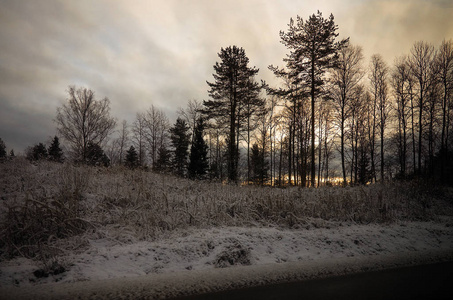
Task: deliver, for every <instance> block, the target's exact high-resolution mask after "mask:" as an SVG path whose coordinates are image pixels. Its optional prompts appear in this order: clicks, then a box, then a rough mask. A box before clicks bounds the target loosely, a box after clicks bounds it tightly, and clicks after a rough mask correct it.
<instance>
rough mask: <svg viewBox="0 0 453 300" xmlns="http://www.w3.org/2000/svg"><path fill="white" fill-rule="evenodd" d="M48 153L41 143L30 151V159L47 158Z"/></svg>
mask: <svg viewBox="0 0 453 300" xmlns="http://www.w3.org/2000/svg"><path fill="white" fill-rule="evenodd" d="M47 156H48V153H47V149H46V146H45V145H44V144H43V143H39V144H36V145H35V146H33V149H32V159H33V160H41V159H45V158H47Z"/></svg>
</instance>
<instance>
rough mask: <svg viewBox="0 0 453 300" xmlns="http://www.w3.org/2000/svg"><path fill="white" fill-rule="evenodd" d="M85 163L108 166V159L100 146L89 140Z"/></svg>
mask: <svg viewBox="0 0 453 300" xmlns="http://www.w3.org/2000/svg"><path fill="white" fill-rule="evenodd" d="M85 163H86V164H87V165H90V166H104V167H108V166H109V165H110V159H109V158H108V156H107V155H106V154H105V153H104V150H102V148H101V146H99V145H98V144H95V143H91V142H90V143H88V147H87V154H86V158H85Z"/></svg>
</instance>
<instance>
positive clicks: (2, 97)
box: [0, 0, 453, 152]
mask: <svg viewBox="0 0 453 300" xmlns="http://www.w3.org/2000/svg"><path fill="white" fill-rule="evenodd" d="M450 3H451V2H449V1H425V0H417V1H374V0H369V1H358V0H349V1H317V2H316V3H312V4H309V3H307V1H302V0H301V1H293V0H285V1H271V0H248V1H240V0H235V1H223V0H221V1H219V0H215V1H211V0H204V1H188V0H182V1H179V0H178V1H174V0H162V1H115V2H111V1H107V0H101V1H57V0H55V1H44V0H42V1H28V2H25V1H2V2H1V3H0V5H1V9H0V40H1V43H0V137H1V138H2V139H3V140H4V141H5V143H6V144H7V146H8V148H9V149H10V148H15V150H16V152H17V151H22V150H23V149H24V148H25V147H26V146H29V145H32V144H33V143H36V142H38V141H46V140H47V138H48V136H51V135H53V134H54V133H55V125H54V124H53V121H52V119H53V118H54V117H55V112H56V108H57V107H58V106H60V105H61V104H62V103H63V102H64V101H65V99H66V97H67V93H66V89H67V87H68V85H77V86H85V87H88V88H91V89H92V90H94V91H95V93H96V96H97V97H98V98H103V97H108V98H109V99H110V100H111V108H112V111H111V113H112V115H113V116H115V117H117V118H118V119H119V120H121V119H127V120H128V121H129V122H132V121H133V119H134V117H135V114H136V113H137V112H140V111H144V110H146V109H148V108H149V107H150V106H151V104H153V105H154V106H156V107H158V108H161V109H163V110H164V111H165V112H166V113H167V114H168V116H169V117H170V118H174V117H175V112H176V110H177V108H178V107H181V106H185V104H186V102H187V100H188V99H198V100H203V99H206V97H207V93H206V90H207V86H206V83H205V82H206V80H212V75H211V74H212V71H213V70H212V66H213V65H214V64H215V62H216V61H217V60H218V57H217V53H218V52H219V50H220V48H221V47H227V46H229V45H232V44H235V45H238V46H241V47H244V49H245V50H246V53H247V55H248V57H249V58H250V63H251V64H252V65H254V66H256V67H258V68H260V73H259V76H258V77H259V78H260V79H265V80H267V81H270V82H272V83H274V82H275V79H274V78H273V75H272V73H271V72H270V71H269V70H267V66H268V65H270V64H274V65H282V59H283V57H284V56H285V54H286V52H287V51H286V49H285V48H284V46H283V45H282V44H281V43H280V40H279V31H280V30H286V28H287V24H288V22H289V19H290V18H291V17H293V18H295V17H296V15H300V16H302V17H304V18H307V17H308V16H309V15H310V14H312V13H315V12H316V10H317V9H319V10H320V11H322V12H323V14H324V15H325V16H328V14H330V13H333V14H334V16H335V20H336V22H337V24H338V25H339V28H340V30H339V31H340V34H341V36H344V37H346V36H350V37H351V40H352V42H353V43H355V44H360V45H362V46H363V48H364V52H365V55H366V57H367V58H368V57H369V56H371V55H372V54H373V53H381V54H382V55H383V56H384V58H385V59H386V60H387V62H388V63H392V62H393V58H394V57H395V56H397V55H401V54H403V53H407V52H408V51H409V49H410V47H411V45H412V44H413V42H414V41H416V40H421V39H422V40H426V41H428V42H432V43H434V44H436V45H437V44H438V43H440V41H441V40H442V39H443V38H447V39H448V38H452V37H453V32H452V30H453V23H452V22H453V21H452V20H450V16H451V15H452V5H451V4H450Z"/></svg>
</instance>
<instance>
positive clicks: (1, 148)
mask: <svg viewBox="0 0 453 300" xmlns="http://www.w3.org/2000/svg"><path fill="white" fill-rule="evenodd" d="M5 158H6V145H5V142H4V141H3V140H2V139H1V138H0V159H1V160H2V159H5Z"/></svg>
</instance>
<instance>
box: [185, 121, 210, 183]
mask: <svg viewBox="0 0 453 300" xmlns="http://www.w3.org/2000/svg"><path fill="white" fill-rule="evenodd" d="M203 131H204V123H203V119H202V118H199V119H198V120H197V122H196V125H195V128H194V134H193V141H192V145H191V147H190V157H189V168H188V173H189V178H191V179H203V178H204V177H205V176H206V173H207V171H208V159H207V155H208V145H206V142H205V140H204V138H203Z"/></svg>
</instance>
